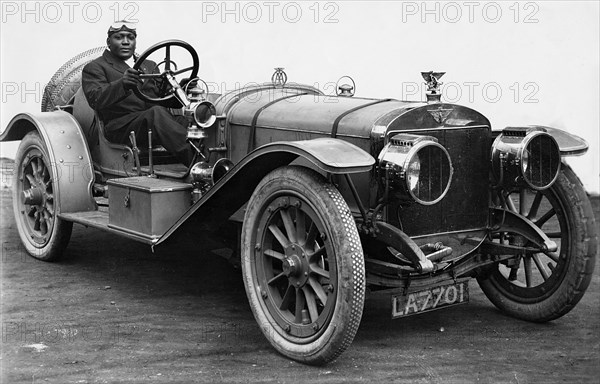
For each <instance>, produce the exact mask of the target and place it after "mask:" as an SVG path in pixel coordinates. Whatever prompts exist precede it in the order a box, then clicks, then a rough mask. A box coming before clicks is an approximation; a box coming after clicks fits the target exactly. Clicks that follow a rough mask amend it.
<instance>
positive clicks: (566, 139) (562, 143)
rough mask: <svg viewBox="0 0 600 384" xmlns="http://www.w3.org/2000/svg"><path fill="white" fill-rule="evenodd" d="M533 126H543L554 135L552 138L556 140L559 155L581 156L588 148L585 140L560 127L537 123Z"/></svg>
mask: <svg viewBox="0 0 600 384" xmlns="http://www.w3.org/2000/svg"><path fill="white" fill-rule="evenodd" d="M534 127H540V128H544V129H545V130H546V132H548V133H549V134H550V135H552V137H554V140H556V142H557V143H558V147H559V148H560V155H561V156H581V155H583V154H584V153H586V152H587V150H588V148H589V145H588V143H587V141H585V140H584V139H582V138H581V137H579V136H577V135H574V134H572V133H569V132H566V131H563V130H562V129H558V128H552V127H544V126H537V125H536V126H534Z"/></svg>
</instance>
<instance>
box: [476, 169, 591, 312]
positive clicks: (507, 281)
mask: <svg viewBox="0 0 600 384" xmlns="http://www.w3.org/2000/svg"><path fill="white" fill-rule="evenodd" d="M497 203H498V205H499V206H502V207H504V208H507V209H510V210H512V211H514V212H516V213H519V214H521V215H523V216H525V217H527V218H528V219H529V220H531V221H532V222H533V223H535V224H536V225H537V226H538V227H539V228H540V229H542V231H543V232H544V233H546V235H547V236H548V237H549V238H550V239H552V240H553V241H555V242H556V243H557V245H558V250H557V251H556V252H548V251H546V252H542V251H540V252H539V253H533V254H531V253H530V254H526V253H523V254H522V255H520V256H517V257H516V258H514V259H511V260H508V261H507V262H506V263H504V264H498V265H496V266H494V267H493V269H492V271H491V273H490V274H489V275H487V276H485V277H481V278H479V279H478V281H479V285H480V286H481V289H482V290H483V292H484V293H485V295H486V296H487V297H488V298H489V299H490V301H491V302H492V303H494V305H496V306H497V307H498V308H499V309H501V310H503V311H504V312H506V313H508V314H510V315H512V316H514V317H517V318H521V319H524V320H529V321H536V322H544V321H549V320H553V319H556V318H558V317H560V316H563V315H564V314H566V313H567V312H569V311H570V310H571V309H572V308H573V307H574V306H575V304H577V302H579V300H580V299H581V298H582V296H583V294H584V293H585V290H586V289H587V287H588V285H589V283H590V280H591V278H592V273H593V270H594V264H595V257H596V250H597V241H598V237H597V236H598V235H597V233H596V224H595V220H594V213H593V211H592V207H591V204H590V202H589V199H588V198H587V195H586V194H585V191H584V189H583V186H582V185H581V182H580V181H579V179H578V178H577V176H576V175H575V173H574V172H573V171H572V170H571V168H569V167H568V166H566V165H564V164H563V166H562V170H561V172H560V174H559V176H558V179H557V180H556V182H555V183H554V184H553V185H552V186H551V187H550V188H548V189H546V190H544V191H532V190H528V189H519V190H513V191H500V192H499V193H498V196H497ZM494 237H495V238H496V239H497V241H500V242H503V243H506V244H510V245H516V246H523V247H531V244H527V243H526V241H525V240H524V238H523V237H522V236H519V235H518V234H516V233H511V232H501V233H495V234H494Z"/></svg>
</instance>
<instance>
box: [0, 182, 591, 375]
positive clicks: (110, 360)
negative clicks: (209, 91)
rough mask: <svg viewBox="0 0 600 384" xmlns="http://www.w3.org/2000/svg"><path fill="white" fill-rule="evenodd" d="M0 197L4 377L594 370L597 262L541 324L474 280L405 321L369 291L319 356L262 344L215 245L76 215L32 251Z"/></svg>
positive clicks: (5, 194)
mask: <svg viewBox="0 0 600 384" xmlns="http://www.w3.org/2000/svg"><path fill="white" fill-rule="evenodd" d="M0 199H1V208H2V216H1V217H2V219H1V223H0V225H1V234H2V239H1V241H2V249H1V251H2V253H1V264H0V265H1V279H2V285H1V287H2V292H1V307H0V310H1V314H2V319H1V323H2V330H1V334H2V351H1V360H0V364H1V376H0V378H1V381H2V383H120V382H125V383H166V382H181V383H189V382H196V381H197V382H211V383H213V382H250V383H254V382H281V383H295V382H319V383H339V382H352V381H357V382H358V381H361V382H385V383H389V382H405V383H520V384H523V383H546V382H549V383H558V382H565V383H583V382H593V383H598V382H599V380H600V332H599V328H600V320H599V319H600V275H599V272H598V267H599V265H598V264H600V263H597V265H596V271H595V275H594V277H593V280H592V283H591V286H590V287H589V289H588V291H587V294H586V295H585V296H584V298H583V300H582V301H581V302H580V303H579V305H578V306H577V307H576V308H575V309H574V310H573V311H572V312H570V313H569V314H567V315H566V316H564V317H563V318H561V319H558V320H556V321H554V322H551V323H548V324H532V323H527V322H523V321H519V320H515V319H513V318H510V317H507V316H505V315H504V314H502V313H500V312H499V311H498V310H496V308H495V307H494V306H493V305H492V304H491V303H490V302H489V301H488V300H487V299H486V298H485V296H484V295H483V293H482V292H481V290H480V289H479V288H478V286H477V283H476V282H475V281H471V284H470V289H471V302H470V303H469V304H466V305H462V306H457V307H452V308H449V309H445V310H439V311H435V312H431V313H428V314H422V315H418V316H413V317H409V318H405V319H400V320H391V318H390V314H391V304H390V300H389V297H381V296H373V295H371V296H370V297H369V298H368V300H367V302H366V307H365V313H364V316H363V320H362V323H361V326H360V329H359V331H358V334H357V336H356V338H355V340H354V343H353V344H352V346H351V347H350V348H349V349H348V350H347V351H346V352H345V353H344V354H342V356H341V357H340V358H339V359H338V360H337V361H335V362H333V363H331V364H329V365H327V366H325V367H318V368H315V367H309V366H304V365H301V364H298V363H295V362H293V361H290V360H289V359H286V358H284V357H282V356H281V355H279V354H277V353H276V352H275V351H274V350H273V349H272V348H271V346H270V345H269V344H268V342H267V341H266V339H264V338H263V336H262V334H261V332H260V330H259V328H258V326H257V324H256V322H255V321H254V318H253V316H252V313H251V311H250V308H249V306H248V303H247V300H246V295H245V292H244V288H243V284H242V281H241V274H240V271H239V270H236V269H234V268H233V267H232V266H231V265H230V264H229V263H228V262H227V261H225V260H224V259H223V258H221V257H218V256H215V255H214V254H212V253H208V252H205V251H202V250H201V249H198V247H197V246H194V245H192V244H193V243H192V242H190V243H188V244H180V245H177V246H175V247H170V248H167V247H162V248H160V247H159V248H158V249H157V250H156V252H155V253H152V252H151V250H150V249H149V248H148V247H147V246H145V245H142V244H138V243H135V242H133V241H130V240H125V239H121V238H118V237H115V236H114V235H109V234H107V233H104V232H101V231H98V230H94V229H88V228H85V227H83V226H79V225H76V226H75V227H74V232H73V236H72V238H71V243H70V245H69V247H68V249H67V252H66V257H65V259H64V260H63V261H61V262H58V263H44V262H40V261H36V260H34V259H32V258H30V257H28V256H27V255H26V253H25V251H24V250H23V248H22V247H21V245H20V242H19V240H18V235H17V232H16V228H15V224H14V219H13V214H12V206H11V197H10V189H9V188H7V187H6V185H5V188H2V189H1V191H0ZM593 201H594V205H595V212H596V215H597V217H598V206H599V199H598V198H594V200H593Z"/></svg>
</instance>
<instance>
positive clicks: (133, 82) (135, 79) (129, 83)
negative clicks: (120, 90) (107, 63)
mask: <svg viewBox="0 0 600 384" xmlns="http://www.w3.org/2000/svg"><path fill="white" fill-rule="evenodd" d="M141 86H142V78H141V77H140V73H139V72H138V71H137V70H136V69H133V68H127V70H126V71H125V73H123V87H124V88H125V89H126V90H127V89H133V88H137V87H141Z"/></svg>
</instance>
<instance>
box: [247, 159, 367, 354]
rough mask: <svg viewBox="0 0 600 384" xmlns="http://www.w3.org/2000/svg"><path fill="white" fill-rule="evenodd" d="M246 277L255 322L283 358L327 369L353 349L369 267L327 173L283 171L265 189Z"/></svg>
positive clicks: (258, 198) (251, 230)
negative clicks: (350, 347)
mask: <svg viewBox="0 0 600 384" xmlns="http://www.w3.org/2000/svg"><path fill="white" fill-rule="evenodd" d="M241 244H242V273H243V277H244V284H245V287H246V293H247V295H248V300H249V302H250V307H251V308H252V312H253V313H254V317H255V319H256V321H257V322H258V324H259V326H260V328H261V330H262V332H263V334H264V335H265V337H266V338H267V339H268V340H269V342H270V343H271V344H272V345H273V347H275V349H276V350H277V351H279V352H280V353H281V354H283V355H285V356H287V357H289V358H291V359H294V360H296V361H299V362H302V363H306V364H311V365H322V364H325V363H327V362H330V361H332V360H334V359H336V358H337V357H338V356H339V355H340V354H341V353H342V352H343V351H344V350H345V349H346V348H348V346H349V345H350V344H351V343H352V340H353V339H354V336H355V335H356V332H357V330H358V326H359V324H360V320H361V317H362V311H363V305H364V297H365V266H364V257H363V252H362V248H361V243H360V239H359V236H358V231H357V229H356V224H355V222H354V219H353V217H352V214H351V212H350V209H349V208H348V205H347V204H346V202H345V201H344V199H343V197H342V196H341V195H340V193H339V191H338V190H337V189H336V188H335V187H334V186H333V185H332V184H330V183H328V182H327V181H326V180H325V179H324V178H323V177H322V176H321V175H320V174H318V173H316V172H315V171H313V170H310V169H307V168H303V167H292V166H290V167H283V168H279V169H276V170H274V171H273V172H271V173H270V174H268V175H267V176H266V177H265V178H264V179H263V180H262V181H261V182H260V183H259V185H258V186H257V188H256V189H255V191H254V193H253V194H252V197H251V198H250V201H249V202H248V208H247V210H246V214H245V218H244V225H243V227H242V238H241Z"/></svg>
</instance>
